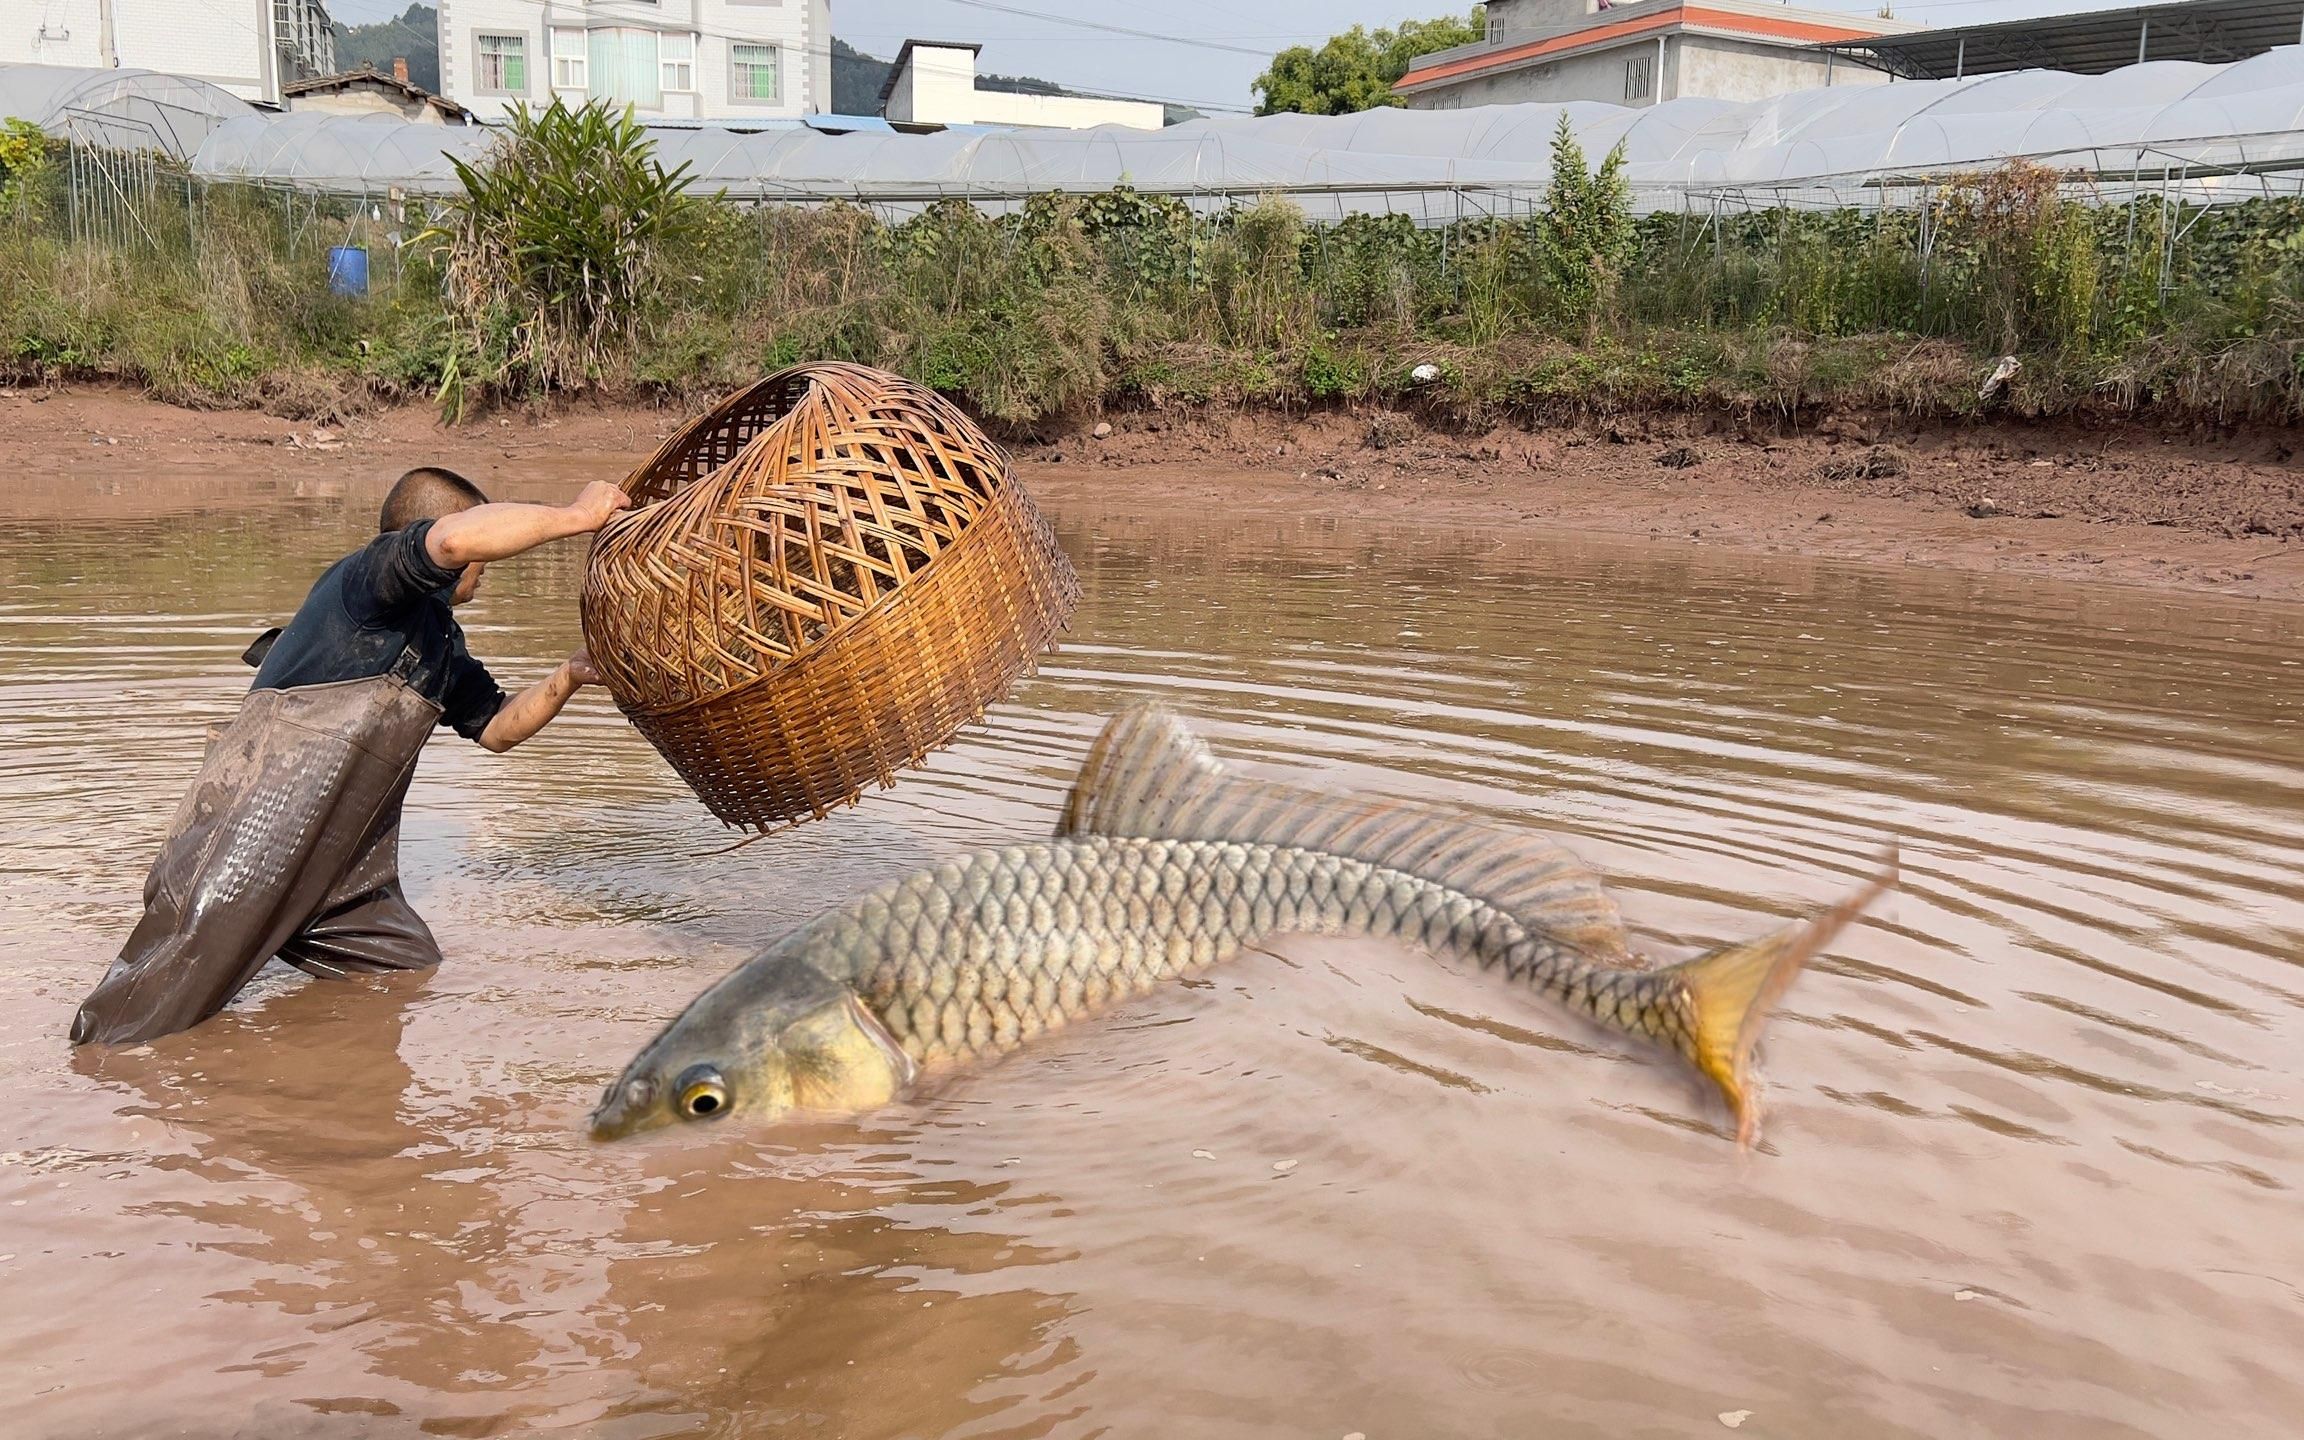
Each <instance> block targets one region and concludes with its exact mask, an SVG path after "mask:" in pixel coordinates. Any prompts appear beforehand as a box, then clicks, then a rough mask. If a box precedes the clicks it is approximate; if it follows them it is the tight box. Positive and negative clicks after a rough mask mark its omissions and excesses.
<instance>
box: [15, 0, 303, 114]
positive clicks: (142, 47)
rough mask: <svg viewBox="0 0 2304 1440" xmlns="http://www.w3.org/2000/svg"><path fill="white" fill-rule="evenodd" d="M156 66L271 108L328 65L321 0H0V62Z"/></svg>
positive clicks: (92, 66) (111, 67)
mask: <svg viewBox="0 0 2304 1440" xmlns="http://www.w3.org/2000/svg"><path fill="white" fill-rule="evenodd" d="M10 62H20V63H26V64H33V65H69V66H79V67H85V68H88V69H98V70H158V71H161V72H163V73H166V74H169V75H182V76H185V77H187V78H189V79H193V80H205V81H207V82H208V83H209V84H211V85H214V86H216V87H217V88H219V89H221V90H225V91H228V92H230V93H231V94H234V95H237V96H239V97H240V98H241V99H243V100H247V101H250V102H252V103H254V104H258V105H278V104H279V103H280V101H281V91H282V90H283V89H284V88H285V87H286V86H289V85H292V84H294V83H295V82H296V81H298V80H304V79H309V78H310V77H312V76H314V75H325V74H327V73H328V72H330V71H332V70H334V69H335V68H336V38H335V36H334V35H333V34H332V33H331V32H330V31H329V29H328V7H327V6H326V5H325V4H324V3H322V0H0V64H7V63H10Z"/></svg>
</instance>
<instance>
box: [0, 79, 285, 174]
mask: <svg viewBox="0 0 2304 1440" xmlns="http://www.w3.org/2000/svg"><path fill="white" fill-rule="evenodd" d="M242 116H245V117H248V118H251V119H255V120H257V121H258V123H262V118H261V115H260V113H259V112H258V111H257V109H256V107H255V106H253V105H250V104H249V103H248V102H247V101H245V100H242V99H241V98H239V97H238V96H236V95H233V94H231V93H229V92H227V91H224V90H220V89H218V88H217V87H215V86H214V85H211V84H209V83H208V82H207V81H205V80H189V79H186V78H184V77H183V76H180V75H163V74H161V73H159V72H158V71H154V70H99V69H78V68H74V67H71V66H64V65H0V119H16V120H29V121H31V122H32V123H33V124H35V125H37V126H39V127H40V128H41V129H43V130H46V131H48V132H49V133H50V134H52V135H55V136H58V137H59V138H63V139H72V140H78V141H80V142H81V143H83V144H93V145H105V146H109V147H111V148H113V149H123V150H158V151H160V152H161V153H163V154H166V155H170V156H173V157H175V158H177V159H179V160H185V159H190V158H191V156H192V154H193V152H195V151H196V150H198V149H199V148H200V145H201V142H202V141H204V140H206V139H207V138H208V136H209V135H210V134H211V133H212V132H213V131H214V130H215V129H216V127H217V126H219V125H221V124H223V123H224V122H225V121H227V120H231V119H233V118H235V117H242Z"/></svg>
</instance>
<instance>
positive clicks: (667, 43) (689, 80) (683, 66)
mask: <svg viewBox="0 0 2304 1440" xmlns="http://www.w3.org/2000/svg"><path fill="white" fill-rule="evenodd" d="M656 38H657V51H656V54H657V57H658V58H659V59H661V60H662V61H663V62H664V88H665V89H667V90H693V89H695V88H696V37H695V36H693V35H659V36H658V37H656Z"/></svg>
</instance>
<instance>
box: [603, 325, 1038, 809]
mask: <svg viewBox="0 0 2304 1440" xmlns="http://www.w3.org/2000/svg"><path fill="white" fill-rule="evenodd" d="M624 489H625V490H626V492H627V493H629V494H630V495H631V496H632V499H633V501H634V505H633V508H632V509H631V510H629V511H626V512H625V513H623V514H621V515H619V516H617V517H616V518H615V519H614V520H612V521H610V522H609V523H608V524H607V525H606V526H604V527H603V528H602V529H601V531H600V534H599V537H598V539H597V540H595V541H594V543H593V548H592V556H591V560H590V563H589V564H588V565H587V566H586V569H585V575H584V592H583V617H584V638H585V642H586V645H587V646H588V648H589V649H590V650H591V652H592V660H593V663H594V664H595V665H597V666H598V667H599V669H600V672H601V676H602V678H603V679H604V680H606V682H607V685H608V690H609V693H610V694H611V695H613V696H614V697H615V699H616V703H617V705H618V707H619V708H621V709H622V710H623V711H624V713H625V714H626V715H627V716H629V717H630V718H631V720H632V723H633V724H634V725H636V726H638V727H639V729H640V732H641V733H642V734H644V735H646V736H647V737H648V739H649V741H650V743H652V744H654V745H655V747H656V748H657V750H659V751H660V752H662V754H663V755H664V758H665V759H667V760H669V761H670V762H671V763H672V767H673V768H674V769H675V770H677V771H679V772H680V775H681V778H683V779H684V780H686V781H687V782H688V785H689V788H690V789H692V790H694V791H695V792H696V794H697V796H698V798H700V799H701V800H703V802H704V803H705V805H706V806H708V807H709V808H710V809H711V811H712V813H713V814H714V815H717V816H718V817H720V819H721V820H722V821H724V822H726V823H727V824H729V825H732V826H739V827H744V828H748V829H754V830H760V831H767V830H770V829H774V828H777V827H779V826H782V825H787V824H791V823H793V822H796V821H800V820H805V819H811V818H821V817H822V816H823V815H824V814H825V813H826V812H827V811H829V810H831V809H833V808H835V807H837V806H840V805H845V804H849V803H852V802H853V801H855V800H856V799H857V797H858V796H860V795H861V794H863V792H864V789H865V787H866V786H868V785H870V784H873V783H875V782H877V783H878V784H881V785H888V784H892V783H893V782H894V780H895V776H896V772H897V771H898V770H899V769H901V768H903V767H905V766H907V765H911V764H915V763H917V762H918V761H919V760H920V759H921V757H923V756H924V755H926V754H927V753H928V752H929V751H930V750H933V749H935V748H936V747H938V746H940V745H942V744H944V743H945V742H946V741H947V740H949V739H950V738H951V737H952V734H953V732H954V731H956V730H958V729H959V728H960V727H961V726H962V725H965V724H967V723H969V722H970V721H972V720H974V719H976V718H977V717H979V716H980V715H982V714H983V712H984V707H985V706H987V705H989V704H991V703H992V702H994V701H995V700H998V699H999V698H1000V697H1001V696H1002V695H1004V694H1006V693H1007V691H1008V689H1009V687H1010V686H1011V685H1013V684H1014V683H1015V682H1016V680H1017V678H1018V677H1019V676H1021V675H1022V674H1024V673H1025V672H1026V671H1027V670H1029V669H1030V668H1031V667H1032V666H1033V665H1035V664H1036V663H1037V661H1038V658H1039V655H1040V653H1041V651H1042V650H1044V649H1047V648H1050V647H1051V646H1052V645H1053V643H1054V640H1055V636H1056V633H1057V631H1059V630H1060V629H1062V628H1063V626H1064V624H1065V622H1066V621H1067V620H1069V619H1070V617H1071V613H1072V607H1073V605H1074V604H1075V603H1076V602H1077V600H1078V599H1079V593H1080V585H1079V580H1078V578H1077V577H1076V576H1075V575H1074V574H1073V571H1072V566H1071V564H1070V563H1069V562H1068V561H1066V559H1065V558H1064V553H1063V551H1061V550H1060V549H1058V548H1057V545H1056V538H1055V536H1054V534H1053V533H1051V532H1050V530H1049V528H1048V524H1047V522H1046V521H1045V520H1044V519H1043V518H1042V517H1041V515H1040V513H1039V511H1038V510H1036V509H1034V508H1033V505H1032V501H1031V499H1030V498H1029V497H1028V496H1027V495H1026V494H1025V493H1024V489H1023V487H1022V485H1020V484H1019V483H1017V480H1016V477H1015V473H1014V471H1013V469H1012V468H1011V467H1010V465H1009V461H1008V456H1007V454H1006V453H1005V452H1004V451H1002V450H1001V449H1000V447H999V446H998V445H996V444H994V443H993V442H992V440H991V439H990V438H989V437H987V436H986V435H985V434H984V433H983V432H982V431H981V430H979V429H978V428H977V427H976V426H975V424H974V423H972V422H971V421H970V420H969V419H968V417H967V416H965V415H963V414H961V413H960V411H959V410H958V409H957V408H955V407H954V406H953V405H952V404H950V403H949V402H948V401H946V400H944V399H943V398H942V397H941V396H939V395H937V394H936V393H935V392H934V391H931V390H928V389H925V388H923V387H921V386H918V385H915V384H913V383H911V382H910V381H908V380H905V379H903V378H902V377H900V376H896V375H890V374H887V373H885V372H882V371H878V370H870V369H866V368H864V367H863V366H859V365H840V364H815V365H799V366H794V367H793V368H791V369H789V370H781V371H778V372H777V373H776V374H773V375H770V376H769V377H767V378H766V379H764V380H761V381H759V382H758V383H756V384H754V385H753V386H751V388H749V389H747V390H744V391H742V392H741V393H739V394H737V395H735V396H734V397H732V398H730V399H729V400H727V401H725V402H724V403H722V404H721V405H720V406H718V407H717V408H715V409H714V410H712V411H710V412H709V413H707V414H705V415H703V416H700V417H699V418H697V419H696V420H694V421H692V422H690V424H689V425H688V426H687V427H686V428H685V429H683V430H681V431H680V433H679V434H677V435H675V436H673V437H672V438H671V439H670V440H668V441H666V442H665V444H664V446H663V448H662V449H660V450H658V451H657V452H656V454H655V455H654V456H653V457H651V458H650V459H649V460H648V462H647V463H646V464H644V465H642V466H641V467H640V468H639V469H637V470H635V471H633V472H632V474H631V475H630V476H629V477H628V478H627V479H626V480H625V481H624Z"/></svg>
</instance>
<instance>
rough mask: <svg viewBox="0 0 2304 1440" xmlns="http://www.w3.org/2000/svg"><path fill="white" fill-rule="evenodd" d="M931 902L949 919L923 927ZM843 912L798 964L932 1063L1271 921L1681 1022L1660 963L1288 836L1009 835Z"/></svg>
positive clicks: (1076, 1007) (1274, 929) (1598, 1008)
mask: <svg viewBox="0 0 2304 1440" xmlns="http://www.w3.org/2000/svg"><path fill="white" fill-rule="evenodd" d="M1027 896H1030V897H1031V899H1030V900H1027V899H1026V898H1025V897H1027ZM938 914H949V915H950V916H952V917H953V919H952V920H951V921H950V922H949V923H947V924H946V925H944V926H941V927H934V926H930V925H928V924H925V923H921V922H922V921H925V919H926V918H927V917H930V916H934V915H938ZM848 915H849V916H850V917H851V918H852V919H853V922H854V923H853V925H852V926H845V925H843V926H832V925H821V924H820V925H812V926H809V927H807V928H805V929H803V930H802V931H800V932H799V933H798V934H796V935H795V936H794V937H792V939H793V942H795V943H794V946H793V948H794V951H795V952H796V958H799V959H802V960H804V961H805V963H807V964H809V965H811V966H813V967H814V968H816V969H817V970H819V971H821V972H822V973H824V974H826V975H830V976H833V977H835V978H838V979H842V980H846V981H848V982H849V983H851V984H852V985H853V986H854V987H855V989H856V991H857V993H858V994H859V995H860V996H862V997H863V999H864V1001H865V1004H866V1005H867V1006H868V1007H869V1008H870V1009H871V1010H872V1012H873V1013H874V1014H875V1015H876V1016H878V1017H879V1019H880V1020H881V1022H882V1023H883V1024H885V1025H886V1026H887V1027H888V1030H889V1033H890V1034H892V1035H893V1036H895V1038H896V1040H897V1041H898V1043H899V1044H901V1045H902V1046H903V1047H904V1049H905V1052H906V1053H907V1054H909V1055H911V1056H912V1057H913V1058H914V1059H915V1060H918V1061H920V1062H922V1063H927V1064H940V1063H950V1062H957V1061H975V1060H982V1059H986V1058H988V1057H989V1056H991V1055H993V1054H997V1053H1000V1052H1001V1051H1004V1050H1008V1049H1012V1048H1014V1047H1015V1046H1016V1045H1018V1044H1021V1043H1022V1042H1023V1039H1024V1037H1025V1035H1026V1034H1027V1033H1029V1032H1033V1031H1037V1030H1039V1029H1043V1028H1053V1027H1055V1026H1059V1025H1064V1024H1068V1023H1071V1022H1072V1021H1075V1020H1078V1019H1081V1018H1083V1017H1084V1016H1086V1015H1088V1014H1091V1013H1094V1012H1095V1011H1097V1010H1101V1009H1104V1008H1107V1007H1109V1006H1110V1005H1111V1004H1114V1003H1117V1002H1119V1001H1122V1000H1126V999H1129V998H1132V997H1134V996H1137V995H1140V994H1143V993H1144V992H1146V991H1147V990H1150V989H1151V988H1152V987H1154V986H1155V985H1158V984H1159V983H1161V982H1162V981H1165V980H1169V979H1173V978H1176V977H1177V976H1180V975H1185V974H1190V973H1192V972H1195V971H1198V970H1202V969H1205V968H1207V967H1208V966H1210V965H1213V964H1216V963H1217V962H1219V961H1221V960H1223V959H1225V958H1227V957H1229V956H1231V955H1234V954H1236V953H1238V952H1239V951H1240V950H1241V949H1242V948H1243V947H1244V946H1246V945H1249V944H1251V943H1254V942H1255V941H1257V940H1259V939H1263V938H1266V937H1269V936H1272V935H1275V934H1280V933H1299V934H1338V933H1351V934H1362V935H1368V936H1372V937H1376V938H1388V939H1398V940H1404V941H1407V942H1409V943H1412V944H1421V945H1425V946H1429V947H1432V948H1435V949H1445V950H1451V951H1458V952H1461V953H1463V954H1464V955H1465V956H1466V957H1467V958H1469V959H1472V960H1474V961H1476V962H1477V963H1479V964H1480V965H1481V966H1483V967H1484V968H1501V969H1503V970H1504V971H1505V972H1506V973H1507V974H1508V975H1510V976H1511V977H1512V978H1514V979H1517V980H1522V981H1525V982H1527V983H1530V984H1533V985H1535V986H1536V987H1537V988H1538V989H1541V990H1544V991H1546V992H1548V993H1550V994H1552V995H1553V996H1554V997H1555V998H1557V999H1559V1000H1561V1001H1563V1002H1565V1003H1567V1004H1569V1005H1571V1006H1572V1007H1573V1008H1575V1009H1578V1010H1580V1011H1583V1012H1584V1013H1585V1014H1587V1015H1590V1016H1592V1017H1594V1018H1597V1019H1600V1020H1602V1021H1604V1022H1606V1023H1608V1024H1611V1025H1613V1026H1615V1027H1616V1028H1619V1029H1624V1030H1627V1031H1630V1032H1632V1033H1635V1034H1641V1035H1647V1036H1650V1037H1654V1038H1669V1037H1670V1036H1672V1035H1673V1034H1675V1033H1677V1032H1678V1031H1679V1030H1680V1029H1682V1028H1684V1027H1683V1025H1682V1022H1681V1021H1680V1020H1679V1018H1678V1014H1677V1011H1678V1008H1679V1006H1680V1005H1681V1004H1682V1003H1683V1002H1682V1000H1681V997H1680V995H1679V993H1678V990H1677V986H1676V982H1673V981H1671V980H1669V979H1668V978H1667V977H1665V976H1663V975H1662V974H1659V973H1647V972H1629V971H1620V970H1615V971H1612V970H1606V969H1605V968H1604V967H1597V966H1593V965H1591V964H1590V963H1589V962H1586V961H1584V960H1583V959H1582V958H1581V957H1580V956H1578V955H1576V954H1575V953H1574V952H1572V951H1571V950H1570V949H1569V948H1568V947H1566V946H1564V945H1561V944H1558V943H1555V942H1552V941H1550V940H1548V938H1547V937H1545V936H1544V935H1542V934H1540V933H1536V932H1531V931H1529V930H1528V929H1526V928H1525V927H1523V926H1522V925H1520V924H1519V923H1518V922H1517V921H1516V920H1514V919H1513V917H1511V916H1509V915H1506V914H1505V913H1503V912H1502V911H1500V910H1498V909H1497V908H1496V907H1494V906H1492V905H1489V904H1487V903H1485V902H1483V901H1481V900H1479V899H1477V898H1475V897H1473V896H1469V895H1466V894H1464V893H1462V892H1460V891H1456V890H1453V889H1451V888H1450V887H1448V886H1445V885H1442V884H1439V883H1436V882H1433V881H1429V880H1425V879H1422V878H1420V877H1418V876H1415V875H1410V874H1407V873H1405V872H1402V871H1399V870H1394V869H1391V868H1390V867H1387V866H1381V865H1374V864H1370V863H1369V862H1366V861H1362V860H1355V859H1352V858H1349V857H1345V856H1337V855H1328V854H1323V853H1321V852H1318V851H1310V850H1301V849H1295V848H1293V847H1288V846H1275V845H1238V844H1232V843H1228V842H1218V841H1189V840H1136V839H1105V838H1099V837H1088V838H1081V839H1073V840H1066V841H1060V842H1051V843H1043V844H1034V845H1017V846H1009V847H1007V848H1005V849H1001V850H993V851H987V852H982V853H980V854H977V855H973V856H970V857H968V858H967V859H965V860H961V861H954V862H951V863H949V864H945V865H940V866H937V867H935V868H933V869H929V870H923V871H920V872H917V873H915V874H913V875H909V876H907V877H905V878H904V879H902V880H900V881H898V882H896V883H895V884H894V885H893V886H890V887H888V888H886V889H885V890H883V891H880V892H876V893H875V894H874V895H872V896H871V897H868V898H867V899H866V900H863V901H860V902H858V903H857V904H856V905H854V906H852V907H850V910H849V911H848ZM913 916H917V917H920V920H917V921H909V922H908V917H913ZM1059 916H1062V917H1063V918H1064V919H1066V920H1069V921H1072V922H1073V923H1071V924H1066V925H1059V924H1057V923H1056V921H1057V919H1058V917H1059ZM820 931H821V933H819V932H820ZM779 948H781V947H779Z"/></svg>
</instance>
